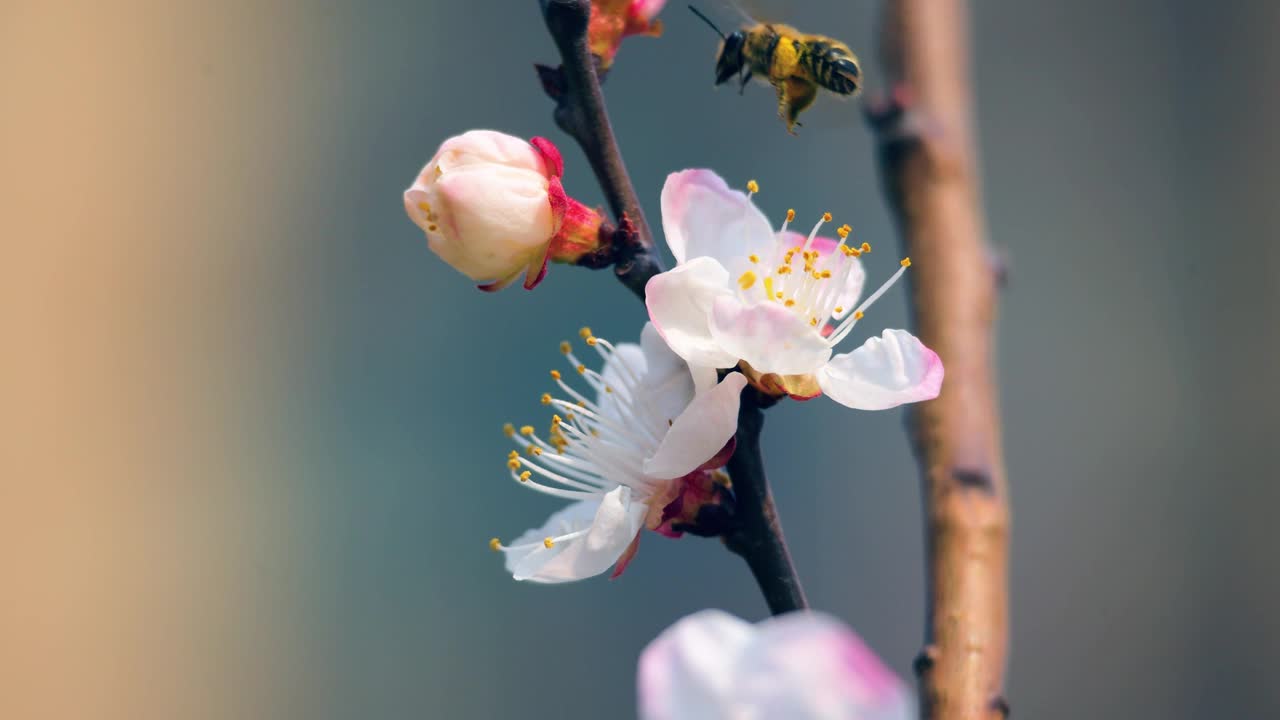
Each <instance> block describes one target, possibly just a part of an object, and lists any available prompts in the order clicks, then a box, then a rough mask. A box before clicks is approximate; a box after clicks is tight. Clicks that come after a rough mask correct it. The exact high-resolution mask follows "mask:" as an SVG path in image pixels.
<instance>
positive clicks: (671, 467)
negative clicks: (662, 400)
mask: <svg viewBox="0 0 1280 720" xmlns="http://www.w3.org/2000/svg"><path fill="white" fill-rule="evenodd" d="M746 384H747V378H746V377H745V376H744V375H743V374H742V373H739V372H734V373H729V374H728V375H726V376H725V378H724V380H721V381H720V384H719V385H716V386H715V387H714V388H712V389H711V390H708V391H707V392H704V393H701V394H699V395H698V396H697V397H695V398H694V399H693V402H691V403H689V407H687V408H685V410H684V412H683V413H681V414H680V417H677V418H676V419H675V421H674V422H672V424H671V429H670V430H669V431H668V432H667V435H666V437H664V438H663V439H662V444H661V445H659V446H658V450H657V451H656V452H655V453H654V454H653V457H651V458H649V459H648V460H645V461H644V474H645V476H646V477H651V478H657V479H659V480H670V479H672V478H678V477H681V476H683V475H686V474H688V473H690V472H693V471H694V470H695V469H697V468H698V467H699V466H700V465H702V464H703V463H705V462H706V461H707V460H709V459H711V458H712V457H714V456H715V454H716V453H718V452H720V450H721V448H723V447H724V446H725V443H727V442H729V438H731V437H733V436H734V434H735V433H736V432H737V431H738V403H739V399H740V396H741V395H742V388H744V387H746Z"/></svg>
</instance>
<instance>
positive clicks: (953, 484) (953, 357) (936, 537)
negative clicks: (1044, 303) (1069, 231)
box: [868, 0, 1009, 720]
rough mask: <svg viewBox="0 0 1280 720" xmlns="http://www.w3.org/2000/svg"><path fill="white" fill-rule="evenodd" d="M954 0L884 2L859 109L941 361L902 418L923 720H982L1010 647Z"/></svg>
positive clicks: (987, 283) (960, 16)
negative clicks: (877, 50) (866, 97)
mask: <svg viewBox="0 0 1280 720" xmlns="http://www.w3.org/2000/svg"><path fill="white" fill-rule="evenodd" d="M967 10H968V8H967V6H966V3H965V2H964V0H887V1H886V3H885V6H884V18H883V22H884V25H883V27H882V35H881V56H882V61H883V63H884V66H885V69H886V72H887V73H888V76H889V81H890V83H891V86H892V87H893V88H894V90H893V92H892V96H891V97H890V98H889V99H887V100H885V101H883V102H881V103H878V104H876V105H873V106H872V107H871V108H870V110H869V113H868V115H869V118H870V121H871V124H872V126H873V128H874V129H875V131H876V133H877V136H878V140H879V158H880V170H881V179H882V181H883V184H884V189H885V193H886V195H887V197H888V200H889V204H890V206H891V208H892V211H893V213H894V214H895V218H896V221H897V224H898V228H899V231H900V233H901V235H902V238H903V243H904V244H905V246H906V250H907V252H908V253H909V254H910V256H911V257H912V260H913V265H912V275H910V276H909V277H910V278H911V280H912V283H911V284H912V312H913V315H914V318H915V325H916V327H917V330H918V332H919V334H920V337H921V339H922V340H923V341H924V342H925V344H927V345H928V346H929V347H931V348H933V349H934V350H935V351H936V352H937V353H938V355H939V356H941V357H942V360H943V362H944V363H945V365H946V369H947V377H946V381H945V382H944V383H943V387H942V394H941V395H940V396H939V397H938V399H936V400H933V401H931V402H928V403H923V404H922V405H920V406H918V407H917V408H916V409H915V411H914V412H913V413H912V415H911V426H912V430H913V440H914V443H915V449H916V455H917V458H918V459H919V463H920V469H921V474H922V476H923V485H924V492H923V496H924V510H925V512H924V515H925V522H926V525H927V528H926V533H927V538H926V541H927V542H926V546H927V564H928V571H927V578H928V593H929V595H928V603H927V604H928V609H927V625H926V629H925V638H926V645H925V648H924V650H923V652H921V654H920V656H919V658H918V659H917V661H916V672H917V674H918V675H919V679H920V695H921V706H922V709H923V713H924V715H923V716H924V717H925V718H931V719H933V720H942V719H946V720H954V719H960V718H963V719H965V720H979V719H981V720H990V719H993V718H1002V717H1005V716H1006V715H1007V714H1008V705H1007V704H1006V703H1005V701H1004V699H1003V698H1002V697H1001V694H1000V693H1001V687H1002V684H1003V679H1002V678H1003V674H1004V668H1005V662H1006V652H1007V645H1008V587H1007V586H1008V578H1007V575H1008V555H1009V548H1008V534H1009V531H1008V527H1009V510H1008V504H1007V490H1006V479H1005V469H1004V462H1003V460H1002V451H1001V441H1000V419H999V411H998V408H997V402H996V387H995V383H994V380H993V368H992V325H993V322H994V319H995V303H996V291H997V273H996V270H995V268H993V265H992V262H991V255H990V253H989V251H988V248H987V245H986V242H985V234H986V230H985V227H984V223H983V219H982V216H981V211H980V209H979V208H980V206H981V199H980V190H979V182H978V178H977V163H976V149H975V141H974V137H973V128H972V119H971V112H972V110H971V99H970V95H971V89H970V82H969V57H968V37H967V32H968V31H967Z"/></svg>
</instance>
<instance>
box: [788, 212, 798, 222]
mask: <svg viewBox="0 0 1280 720" xmlns="http://www.w3.org/2000/svg"><path fill="white" fill-rule="evenodd" d="M795 219H796V211H795V210H791V209H788V210H787V222H791V221H792V220H795Z"/></svg>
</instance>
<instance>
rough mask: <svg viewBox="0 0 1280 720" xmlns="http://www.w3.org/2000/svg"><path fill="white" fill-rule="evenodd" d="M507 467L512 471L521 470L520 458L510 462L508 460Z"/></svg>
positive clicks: (512, 459)
mask: <svg viewBox="0 0 1280 720" xmlns="http://www.w3.org/2000/svg"><path fill="white" fill-rule="evenodd" d="M507 467H509V468H511V469H512V470H519V469H520V458H511V459H510V460H508V461H507Z"/></svg>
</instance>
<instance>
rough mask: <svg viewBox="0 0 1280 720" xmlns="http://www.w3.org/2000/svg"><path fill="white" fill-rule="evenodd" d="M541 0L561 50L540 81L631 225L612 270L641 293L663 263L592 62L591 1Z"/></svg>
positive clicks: (612, 204)
mask: <svg viewBox="0 0 1280 720" xmlns="http://www.w3.org/2000/svg"><path fill="white" fill-rule="evenodd" d="M539 1H540V4H541V6H542V16H543V19H544V20H545V21H546V23H547V29H548V30H549V31H550V32H551V38H552V39H553V40H554V41H555V44H556V48H557V49H559V51H560V60H561V66H560V68H559V70H558V71H556V70H551V69H547V68H539V71H540V72H541V73H543V75H544V78H543V84H544V86H547V87H548V93H549V94H551V95H552V96H553V97H554V98H555V100H556V111H555V121H556V125H558V126H559V127H560V129H561V130H564V131H565V132H566V133H568V134H569V136H570V137H572V138H573V139H574V140H576V141H577V142H578V145H579V146H580V147H581V148H582V152H583V153H585V154H586V156H587V161H588V162H590V163H591V169H592V170H593V171H595V174H596V179H597V180H599V181H600V187H601V189H602V190H603V191H604V196H605V201H606V202H608V204H609V209H610V210H611V211H612V212H613V215H614V218H615V219H617V221H618V226H619V227H624V226H625V223H624V222H623V218H624V217H625V218H626V219H627V220H629V221H630V225H631V227H632V228H633V229H634V232H632V233H630V234H629V235H628V234H625V233H624V234H623V235H621V236H619V242H617V243H615V247H614V249H613V253H614V254H613V264H614V272H615V273H616V274H617V276H618V279H619V280H621V281H622V283H623V284H624V285H626V286H627V287H628V288H629V289H630V290H631V291H632V292H633V293H635V294H636V295H637V296H638V297H640V298H641V299H643V298H644V286H645V283H647V282H648V281H649V278H651V277H653V276H654V275H656V274H658V273H660V272H662V264H661V261H660V260H659V258H658V256H657V255H656V254H655V253H654V252H653V233H652V232H651V231H650V230H649V223H648V221H647V220H645V217H644V212H643V211H642V210H641V209H640V200H639V198H638V197H637V196H636V191H635V188H634V187H633V186H632V185H631V178H630V176H628V175H627V168H626V165H624V164H623V162H622V153H621V152H620V151H619V150H618V141H617V140H616V139H615V138H614V136H613V126H612V125H611V124H610V123H609V112H608V110H607V109H606V108H605V105H604V93H603V92H602V91H601V89H600V78H599V76H598V74H597V73H596V63H595V60H594V59H593V58H592V55H591V51H590V50H589V49H588V47H587V24H588V21H589V20H590V18H591V2H590V0H539ZM557 73H558V74H557ZM552 86H554V90H553V89H552Z"/></svg>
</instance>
